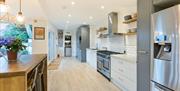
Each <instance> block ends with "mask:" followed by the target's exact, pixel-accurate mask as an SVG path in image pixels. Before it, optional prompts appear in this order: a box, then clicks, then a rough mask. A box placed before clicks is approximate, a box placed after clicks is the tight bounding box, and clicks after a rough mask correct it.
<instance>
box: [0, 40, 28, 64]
mask: <svg viewBox="0 0 180 91" xmlns="http://www.w3.org/2000/svg"><path fill="white" fill-rule="evenodd" d="M2 46H4V47H5V48H6V49H7V57H8V60H10V61H11V60H17V55H18V52H19V51H21V50H24V49H25V48H26V47H25V46H24V45H23V44H22V40H20V39H19V38H15V39H14V38H3V39H0V47H2Z"/></svg>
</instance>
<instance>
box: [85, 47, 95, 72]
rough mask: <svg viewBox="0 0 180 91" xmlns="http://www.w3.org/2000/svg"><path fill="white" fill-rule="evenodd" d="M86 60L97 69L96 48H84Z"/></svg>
mask: <svg viewBox="0 0 180 91" xmlns="http://www.w3.org/2000/svg"><path fill="white" fill-rule="evenodd" d="M86 61H87V63H88V64H89V65H90V66H91V67H93V68H94V69H97V50H93V49H86Z"/></svg>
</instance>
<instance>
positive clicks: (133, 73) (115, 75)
mask: <svg viewBox="0 0 180 91" xmlns="http://www.w3.org/2000/svg"><path fill="white" fill-rule="evenodd" d="M121 57H122V58H121ZM125 57H128V56H120V57H116V56H112V57H111V81H112V83H114V84H115V85H116V86H118V87H119V88H120V89H122V91H136V89H137V80H136V79H137V78H136V77H137V70H136V69H137V68H136V65H137V64H136V59H134V58H132V59H129V58H127V59H126V58H125ZM123 58H125V59H123ZM130 60H134V61H130Z"/></svg>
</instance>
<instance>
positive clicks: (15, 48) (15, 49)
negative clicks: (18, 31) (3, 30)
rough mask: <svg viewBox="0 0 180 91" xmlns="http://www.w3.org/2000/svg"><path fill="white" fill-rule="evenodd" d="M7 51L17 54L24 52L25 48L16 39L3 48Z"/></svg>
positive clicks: (19, 40) (20, 41)
mask: <svg viewBox="0 0 180 91" xmlns="http://www.w3.org/2000/svg"><path fill="white" fill-rule="evenodd" d="M5 47H6V49H7V50H9V51H13V52H19V51H21V50H24V49H25V48H26V46H24V45H23V43H22V40H21V39H18V38H16V39H15V40H13V41H12V43H11V44H10V45H7V46H5Z"/></svg>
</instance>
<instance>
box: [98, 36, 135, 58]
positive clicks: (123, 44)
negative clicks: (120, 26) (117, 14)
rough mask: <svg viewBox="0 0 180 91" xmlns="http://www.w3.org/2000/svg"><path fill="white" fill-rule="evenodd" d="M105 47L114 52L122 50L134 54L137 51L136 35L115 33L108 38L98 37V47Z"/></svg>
mask: <svg viewBox="0 0 180 91" xmlns="http://www.w3.org/2000/svg"><path fill="white" fill-rule="evenodd" d="M103 47H106V48H107V49H108V50H111V51H115V52H124V51H126V53H127V54H130V55H136V54H137V53H136V52H137V36H136V35H126V36H122V35H116V36H113V37H110V38H99V39H98V48H99V49H103Z"/></svg>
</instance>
